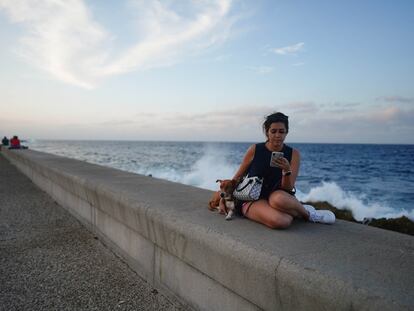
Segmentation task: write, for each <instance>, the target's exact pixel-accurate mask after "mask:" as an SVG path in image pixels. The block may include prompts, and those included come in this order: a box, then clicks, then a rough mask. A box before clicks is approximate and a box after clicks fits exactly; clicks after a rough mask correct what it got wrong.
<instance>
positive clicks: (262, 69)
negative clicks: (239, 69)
mask: <svg viewBox="0 0 414 311" xmlns="http://www.w3.org/2000/svg"><path fill="white" fill-rule="evenodd" d="M248 68H249V69H250V70H253V71H254V72H255V73H257V74H260V75H264V74H269V73H271V72H273V70H274V68H273V67H271V66H251V67H248Z"/></svg>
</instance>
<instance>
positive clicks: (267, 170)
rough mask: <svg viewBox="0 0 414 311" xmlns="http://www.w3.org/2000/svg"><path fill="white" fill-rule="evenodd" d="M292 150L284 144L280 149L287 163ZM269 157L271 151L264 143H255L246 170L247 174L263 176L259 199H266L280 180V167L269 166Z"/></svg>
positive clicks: (277, 186)
mask: <svg viewBox="0 0 414 311" xmlns="http://www.w3.org/2000/svg"><path fill="white" fill-rule="evenodd" d="M292 151H293V149H292V147H289V146H288V145H285V144H284V145H283V148H282V150H281V152H283V154H284V157H285V158H286V159H287V160H288V161H289V163H290V161H291V160H292ZM271 157H272V152H271V151H270V150H268V149H267V148H266V146H265V143H260V144H256V150H255V152H254V157H253V160H252V162H251V163H250V166H249V168H248V170H247V174H248V175H249V176H258V177H263V186H262V192H261V193H260V198H261V199H267V198H268V197H269V195H270V194H271V193H272V192H273V191H275V190H276V189H278V188H280V184H281V181H282V169H280V168H278V167H272V166H270V158H271Z"/></svg>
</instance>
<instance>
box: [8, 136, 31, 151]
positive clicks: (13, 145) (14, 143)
mask: <svg viewBox="0 0 414 311" xmlns="http://www.w3.org/2000/svg"><path fill="white" fill-rule="evenodd" d="M9 149H27V147H26V146H22V145H21V144H20V139H19V137H17V136H13V138H12V139H10V147H9Z"/></svg>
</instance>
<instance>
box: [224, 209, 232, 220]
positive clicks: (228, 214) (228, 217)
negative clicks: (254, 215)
mask: <svg viewBox="0 0 414 311" xmlns="http://www.w3.org/2000/svg"><path fill="white" fill-rule="evenodd" d="M232 219H233V211H232V210H231V211H229V212H228V213H227V216H226V220H232Z"/></svg>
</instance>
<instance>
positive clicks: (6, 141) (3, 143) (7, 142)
mask: <svg viewBox="0 0 414 311" xmlns="http://www.w3.org/2000/svg"><path fill="white" fill-rule="evenodd" d="M8 145H9V140H8V138H7V137H6V136H4V137H3V139H2V140H1V144H0V150H1V146H8Z"/></svg>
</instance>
